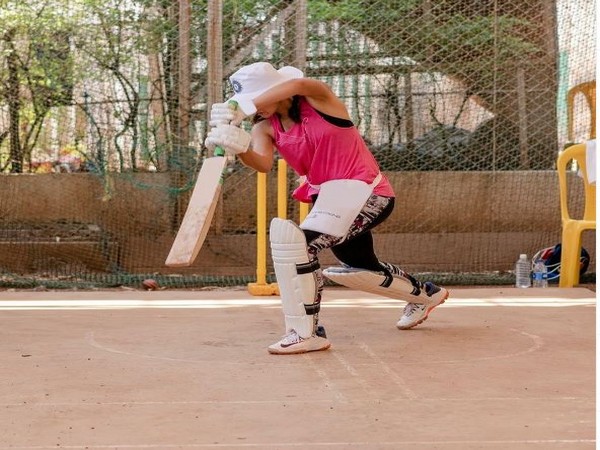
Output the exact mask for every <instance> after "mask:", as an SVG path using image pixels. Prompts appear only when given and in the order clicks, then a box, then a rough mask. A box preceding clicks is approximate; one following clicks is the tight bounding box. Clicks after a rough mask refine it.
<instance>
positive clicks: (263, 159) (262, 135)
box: [237, 120, 274, 173]
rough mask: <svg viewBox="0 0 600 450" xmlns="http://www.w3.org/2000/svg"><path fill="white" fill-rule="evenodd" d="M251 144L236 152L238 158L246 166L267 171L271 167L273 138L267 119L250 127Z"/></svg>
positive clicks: (259, 170)
mask: <svg viewBox="0 0 600 450" xmlns="http://www.w3.org/2000/svg"><path fill="white" fill-rule="evenodd" d="M251 134H252V144H251V145H250V149H248V151H246V152H244V153H240V154H238V155H237V156H238V158H239V159H240V160H241V161H242V163H243V164H244V165H246V166H248V167H251V168H253V169H254V170H256V171H258V172H264V173H266V172H269V171H270V170H271V168H272V167H273V153H274V149H273V138H272V137H271V136H272V131H271V124H270V123H269V121H268V120H263V121H261V122H258V123H257V124H256V125H254V127H252V133H251Z"/></svg>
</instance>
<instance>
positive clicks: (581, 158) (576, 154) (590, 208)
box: [556, 144, 596, 221]
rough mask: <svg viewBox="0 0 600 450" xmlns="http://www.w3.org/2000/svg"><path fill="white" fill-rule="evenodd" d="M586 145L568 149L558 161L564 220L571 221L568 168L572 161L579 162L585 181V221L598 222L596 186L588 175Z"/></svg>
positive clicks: (573, 146)
mask: <svg viewBox="0 0 600 450" xmlns="http://www.w3.org/2000/svg"><path fill="white" fill-rule="evenodd" d="M585 152H586V145H585V144H575V145H572V146H570V147H567V148H566V149H565V150H564V151H563V152H562V153H561V154H560V155H559V156H558V160H557V164H556V165H557V170H558V182H559V186H560V213H561V217H562V220H563V221H564V220H565V219H567V220H571V219H572V217H571V216H570V215H569V207H568V203H567V201H568V198H569V197H568V191H567V166H568V164H569V162H570V161H571V160H573V159H574V160H575V161H577V165H578V167H579V169H580V175H581V177H582V179H583V184H584V193H585V203H584V210H583V220H594V221H595V220H596V184H590V182H589V181H588V175H587V167H586V166H587V164H586V154H585Z"/></svg>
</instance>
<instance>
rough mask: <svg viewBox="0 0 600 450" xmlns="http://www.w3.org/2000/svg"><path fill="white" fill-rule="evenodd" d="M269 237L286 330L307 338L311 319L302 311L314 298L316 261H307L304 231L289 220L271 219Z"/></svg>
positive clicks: (311, 324) (310, 316) (311, 322)
mask: <svg viewBox="0 0 600 450" xmlns="http://www.w3.org/2000/svg"><path fill="white" fill-rule="evenodd" d="M270 240H271V254H272V256H273V266H274V268H275V276H276V277H277V284H278V285H279V293H280V296H281V305H282V308H283V314H284V316H285V327H286V332H290V331H291V330H295V331H296V332H297V333H298V334H299V335H300V336H301V337H303V338H308V337H310V336H312V334H313V328H314V320H313V316H312V315H308V314H306V306H308V307H309V308H310V307H312V306H313V304H314V303H315V299H316V298H317V283H316V280H315V273H314V271H315V270H317V269H318V264H311V262H310V259H309V257H308V249H307V246H306V238H305V237H304V232H303V231H302V230H301V229H300V227H298V225H296V224H295V223H294V222H292V221H291V220H284V219H279V218H275V219H273V220H272V221H271V228H270ZM305 303H306V306H305Z"/></svg>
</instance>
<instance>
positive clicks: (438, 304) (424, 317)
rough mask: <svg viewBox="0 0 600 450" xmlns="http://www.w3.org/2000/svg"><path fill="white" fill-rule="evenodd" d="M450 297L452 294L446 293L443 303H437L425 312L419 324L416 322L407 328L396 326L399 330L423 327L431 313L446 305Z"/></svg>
mask: <svg viewBox="0 0 600 450" xmlns="http://www.w3.org/2000/svg"><path fill="white" fill-rule="evenodd" d="M449 296H450V293H449V292H448V291H446V296H445V297H444V298H442V301H440V302H439V303H437V304H435V305H432V306H431V307H430V308H429V309H428V310H427V311H425V315H424V316H423V317H422V318H421V320H419V321H418V322H415V323H413V324H412V325H408V326H405V327H399V326H398V325H396V328H398V329H399V330H410V329H411V328H414V327H416V326H417V325H421V324H422V323H423V322H425V321H426V320H427V318H428V317H429V314H430V313H431V311H433V310H434V309H435V308H437V307H438V306H440V305H441V304H442V303H444V302H445V301H446V300H448V297H449Z"/></svg>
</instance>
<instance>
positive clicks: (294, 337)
mask: <svg viewBox="0 0 600 450" xmlns="http://www.w3.org/2000/svg"><path fill="white" fill-rule="evenodd" d="M301 341H302V338H301V337H300V336H299V335H298V333H296V331H295V330H292V331H290V332H289V333H288V334H286V335H285V336H284V337H283V339H281V344H283V345H292V344H297V343H298V342H301Z"/></svg>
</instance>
